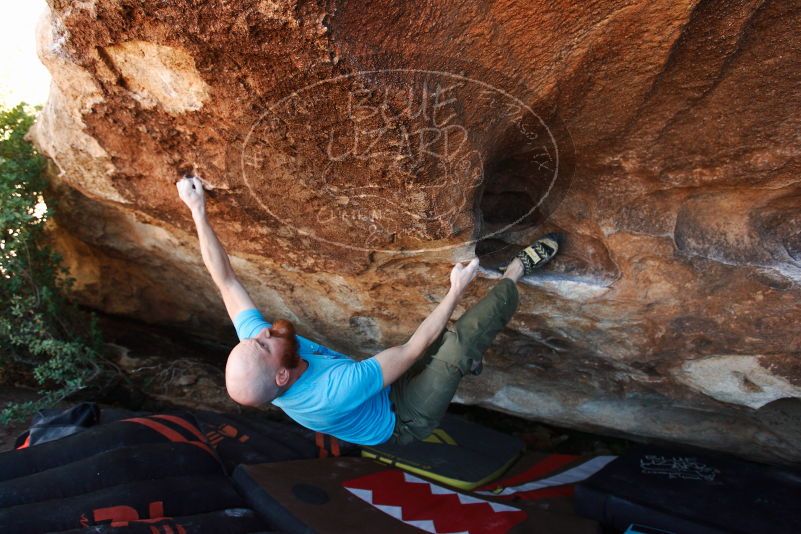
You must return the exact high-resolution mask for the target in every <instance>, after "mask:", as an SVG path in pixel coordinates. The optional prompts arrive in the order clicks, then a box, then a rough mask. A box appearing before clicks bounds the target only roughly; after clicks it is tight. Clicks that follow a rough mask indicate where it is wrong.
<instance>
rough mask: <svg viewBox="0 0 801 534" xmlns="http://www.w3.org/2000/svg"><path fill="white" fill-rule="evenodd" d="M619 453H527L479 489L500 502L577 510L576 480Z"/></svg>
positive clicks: (478, 492)
mask: <svg viewBox="0 0 801 534" xmlns="http://www.w3.org/2000/svg"><path fill="white" fill-rule="evenodd" d="M615 458H617V457H616V456H599V455H581V456H580V455H573V454H548V453H542V452H534V451H532V452H526V453H525V454H524V455H523V456H522V457H521V458H520V460H518V461H517V462H515V464H514V465H513V466H512V467H511V468H510V469H509V471H507V472H506V473H505V474H504V475H503V476H502V477H501V478H499V479H498V480H494V481H492V482H490V483H489V484H486V485H484V486H481V487H479V488H477V489H476V490H475V493H476V494H478V495H484V496H488V497H495V498H497V499H498V500H499V501H501V502H504V501H518V500H525V501H529V502H532V503H538V504H540V505H542V507H544V508H546V509H549V510H559V511H562V512H564V513H575V507H574V504H573V494H574V491H575V487H576V483H578V482H581V481H583V480H586V479H587V478H589V477H591V476H592V475H594V474H595V473H597V472H598V471H600V470H601V469H603V468H604V467H605V466H606V465H607V464H609V462H611V461H612V460H614V459H615Z"/></svg>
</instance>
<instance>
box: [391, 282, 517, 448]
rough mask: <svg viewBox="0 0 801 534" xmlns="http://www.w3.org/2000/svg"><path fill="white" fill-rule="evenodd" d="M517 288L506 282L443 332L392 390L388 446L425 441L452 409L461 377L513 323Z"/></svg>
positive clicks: (476, 363)
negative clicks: (392, 425)
mask: <svg viewBox="0 0 801 534" xmlns="http://www.w3.org/2000/svg"><path fill="white" fill-rule="evenodd" d="M518 298H519V297H518V293H517V286H516V285H515V283H514V282H513V281H512V280H509V279H508V278H504V279H502V280H501V281H500V282H499V283H498V285H496V286H495V287H494V288H492V290H491V291H490V292H489V293H488V294H487V296H485V297H484V298H483V299H481V301H479V302H478V303H477V304H476V305H475V306H473V307H472V308H470V309H469V310H467V311H466V312H465V313H464V314H463V315H462V316H461V317H460V318H459V320H458V321H456V323H455V325H454V329H453V331H449V330H445V331H444V332H443V333H442V335H440V337H439V338H438V339H437V340H436V341H435V342H434V343H433V344H432V345H431V346H430V347H429V348H428V350H427V351H426V353H425V354H424V355H423V356H422V357H421V358H420V360H418V361H417V362H416V363H415V365H414V366H413V367H412V368H411V369H409V370H408V371H406V373H404V374H403V376H401V377H400V378H399V379H398V380H397V381H396V382H395V383H394V384H392V387H391V388H390V393H389V398H390V400H391V401H392V404H393V410H394V411H395V418H396V422H395V431H394V433H393V434H392V437H391V438H390V439H389V440H388V443H398V444H405V443H409V442H411V441H414V440H415V439H421V440H422V439H425V438H427V437H428V436H429V435H430V434H431V431H432V430H434V429H435V428H436V427H437V425H439V422H440V421H441V420H442V417H443V416H444V415H445V411H446V410H447V409H448V405H449V404H450V402H451V400H452V399H453V396H454V395H455V394H456V388H458V387H459V382H460V381H461V380H462V377H463V376H464V375H466V374H467V373H469V372H470V371H471V369H473V368H474V367H475V366H476V365H478V364H479V363H481V358H482V356H483V354H484V351H486V350H487V347H489V346H490V344H491V343H492V340H493V339H494V338H495V336H496V335H497V334H498V332H500V331H501V329H502V328H503V327H504V326H505V325H506V323H507V322H509V319H511V318H512V315H513V314H514V312H515V310H516V309H517V303H518Z"/></svg>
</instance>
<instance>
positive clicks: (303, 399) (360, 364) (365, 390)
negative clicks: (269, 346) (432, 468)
mask: <svg viewBox="0 0 801 534" xmlns="http://www.w3.org/2000/svg"><path fill="white" fill-rule="evenodd" d="M270 326H271V325H270V323H268V322H267V321H265V320H264V317H262V315H261V313H260V312H259V310H257V309H255V308H251V309H248V310H244V311H242V312H240V313H239V314H238V315H237V316H236V318H235V319H234V327H235V328H236V333H237V335H238V336H239V339H240V340H242V339H248V338H252V337H255V336H256V335H257V334H258V333H259V332H261V331H262V330H263V329H265V328H269V327H270ZM297 338H298V354H299V355H300V357H301V358H303V359H304V360H306V361H307V362H308V363H309V367H308V368H307V369H306V370H305V371H304V372H303V374H302V375H300V378H298V379H297V381H295V383H294V384H292V385H291V386H290V387H289V389H288V390H286V391H285V392H284V393H283V395H281V396H280V397H277V398H275V399H273V401H272V402H273V404H274V405H276V406H278V407H279V408H281V409H282V410H284V412H285V413H286V414H287V415H288V416H289V417H291V418H292V419H294V420H295V421H296V422H298V423H299V424H301V425H303V426H305V427H306V428H309V429H311V430H314V431H316V432H323V433H325V434H330V435H332V436H334V437H337V438H339V439H341V440H343V441H348V442H350V443H356V444H359V445H377V444H379V443H383V442H385V441H386V440H388V439H389V438H390V436H392V431H393V429H394V428H395V414H394V413H393V411H392V409H391V408H390V402H389V386H387V387H383V385H384V377H383V375H382V373H381V365H380V364H379V363H378V362H377V361H376V360H375V358H369V359H367V360H361V361H356V360H353V359H351V358H349V357H347V356H345V355H344V354H340V353H338V352H336V351H333V350H331V349H329V348H328V347H324V346H322V345H318V344H317V343H314V342H313V341H310V340H308V339H306V338H305V337H302V336H297Z"/></svg>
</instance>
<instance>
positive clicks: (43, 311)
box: [0, 104, 102, 424]
mask: <svg viewBox="0 0 801 534" xmlns="http://www.w3.org/2000/svg"><path fill="white" fill-rule="evenodd" d="M34 111H35V110H33V109H31V108H29V107H27V106H25V105H24V104H20V105H18V106H16V107H13V108H10V109H8V108H3V107H0V282H1V283H0V310H2V311H0V366H2V368H3V370H4V373H3V374H4V375H6V376H8V375H9V374H11V371H9V370H10V369H12V368H13V369H16V370H24V372H26V373H27V374H28V375H29V376H32V377H33V379H35V381H36V382H37V383H38V384H39V386H40V388H41V390H40V393H41V398H40V399H39V400H37V401H33V402H27V403H19V404H17V403H15V404H13V405H10V406H8V407H6V408H5V409H4V410H3V411H2V413H0V424H6V423H8V422H9V421H10V420H13V419H21V418H24V417H27V416H29V415H30V414H31V413H32V412H33V411H35V410H37V409H40V408H43V407H47V406H49V405H52V404H54V403H56V402H58V401H60V400H62V399H65V398H66V397H68V396H69V395H71V394H73V393H75V392H77V391H79V390H81V389H84V388H85V387H87V385H88V383H89V382H90V381H91V380H92V379H93V378H94V377H96V376H97V375H98V373H99V372H100V367H99V365H98V359H99V349H100V347H101V344H102V340H101V336H100V333H99V330H98V329H97V325H96V322H95V320H94V317H93V316H87V314H85V313H84V312H82V311H81V310H79V309H78V308H77V307H76V306H74V305H72V304H71V303H70V302H69V301H68V300H67V294H68V292H69V289H70V286H71V285H72V283H73V281H72V280H71V279H70V278H69V276H68V273H67V272H66V270H65V269H64V268H63V267H62V265H61V258H60V257H59V256H58V254H56V253H55V252H54V251H53V250H52V248H51V247H50V246H49V244H48V243H47V241H46V239H45V235H44V227H45V224H46V222H47V219H48V218H49V217H50V216H51V215H52V208H53V207H52V206H51V205H50V203H49V202H48V205H47V206H45V204H44V196H43V195H44V193H45V190H46V187H47V180H46V177H45V173H44V169H45V161H44V158H42V157H41V156H40V155H39V154H38V153H37V152H36V149H35V148H34V147H33V146H32V145H31V144H30V143H29V142H27V141H26V140H25V139H24V135H25V133H26V132H27V131H28V129H29V128H30V127H31V125H32V124H33V119H34V115H33V112H34Z"/></svg>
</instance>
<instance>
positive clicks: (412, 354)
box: [374, 259, 478, 386]
mask: <svg viewBox="0 0 801 534" xmlns="http://www.w3.org/2000/svg"><path fill="white" fill-rule="evenodd" d="M477 270H478V259H474V260H473V261H471V262H470V263H469V264H468V265H467V266H466V267H465V266H464V265H462V264H461V263H457V264H456V265H455V266H454V267H453V270H452V271H451V288H450V289H449V290H448V294H447V295H445V298H444V299H442V301H441V302H440V303H439V304H437V307H436V308H434V311H433V312H431V314H430V315H429V316H428V317H426V318H425V320H424V321H423V322H422V323H420V326H418V327H417V330H416V331H415V332H414V334H413V335H412V337H411V338H409V341H407V342H406V343H404V344H403V345H398V346H397V347H391V348H388V349H386V350H385V351H382V352H379V353H378V354H376V355H375V356H374V357H375V359H376V360H377V361H378V363H379V364H380V365H381V373H382V375H383V376H384V386H388V385H390V384H392V383H393V382H395V381H396V380H397V379H398V378H400V376H401V375H402V374H403V373H405V372H406V371H407V370H408V369H409V368H410V367H411V366H412V365H414V362H415V361H417V359H418V358H420V356H422V355H423V353H425V351H426V349H427V348H428V347H429V346H431V344H432V343H433V342H434V341H435V340H436V339H437V338H438V337H439V335H440V334H441V333H442V330H443V329H444V328H445V325H447V324H448V319H450V317H451V314H452V313H453V310H454V308H456V304H457V303H458V302H459V299H460V298H461V297H462V294H463V293H464V290H465V289H466V288H467V285H468V284H469V283H470V282H471V281H472V280H473V278H475V276H476V272H477Z"/></svg>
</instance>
